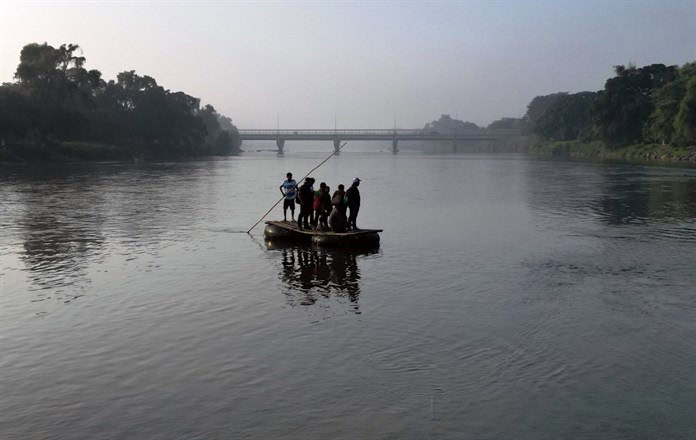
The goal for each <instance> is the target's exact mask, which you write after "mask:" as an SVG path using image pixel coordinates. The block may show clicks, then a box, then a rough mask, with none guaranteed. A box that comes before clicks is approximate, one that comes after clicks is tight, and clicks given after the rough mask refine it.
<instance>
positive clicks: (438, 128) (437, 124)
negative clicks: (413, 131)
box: [423, 114, 479, 134]
mask: <svg viewBox="0 0 696 440" xmlns="http://www.w3.org/2000/svg"><path fill="white" fill-rule="evenodd" d="M472 130H479V126H478V125H476V124H474V123H473V122H468V121H460V120H458V119H453V118H452V117H451V116H450V115H444V114H443V115H441V116H440V119H438V120H437V121H433V122H429V123H427V124H425V127H423V131H424V132H426V133H430V132H435V133H438V134H456V133H465V132H467V131H472Z"/></svg>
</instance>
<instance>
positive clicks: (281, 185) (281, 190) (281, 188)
mask: <svg viewBox="0 0 696 440" xmlns="http://www.w3.org/2000/svg"><path fill="white" fill-rule="evenodd" d="M284 184H285V182H283V183H281V184H280V187H279V188H280V193H281V194H282V195H285V193H284V192H283V185H284Z"/></svg>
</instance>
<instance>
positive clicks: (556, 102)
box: [424, 63, 696, 162]
mask: <svg viewBox="0 0 696 440" xmlns="http://www.w3.org/2000/svg"><path fill="white" fill-rule="evenodd" d="M615 72H616V76H615V77H613V78H610V79H608V80H607V81H606V83H605V85H604V89H602V90H599V91H597V92H580V93H572V94H571V93H565V92H561V93H552V94H550V95H543V96H537V97H535V98H534V99H533V100H532V101H531V102H530V103H529V105H528V106H527V112H526V114H525V115H524V116H523V117H522V118H502V119H499V120H497V121H494V122H492V123H491V124H490V125H489V126H488V127H487V128H489V129H508V130H518V131H519V135H518V136H514V137H511V138H509V139H505V140H504V141H500V142H491V143H481V144H480V145H475V146H470V147H468V148H467V151H478V152H520V153H532V154H548V155H555V156H574V157H592V158H606V159H630V160H635V159H640V160H667V161H694V162H696V63H688V64H685V65H684V66H682V67H678V66H665V65H663V64H652V65H650V66H645V67H641V68H637V67H635V66H628V67H625V66H616V67H615ZM479 129H481V127H478V126H477V125H476V124H474V123H472V122H465V121H459V120H456V119H453V118H451V117H450V116H449V115H442V116H441V117H440V119H438V120H436V121H433V122H430V123H428V124H426V125H425V127H424V130H425V131H435V132H438V133H440V134H456V133H457V132H463V131H469V132H470V131H471V130H479Z"/></svg>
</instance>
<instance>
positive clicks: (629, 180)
mask: <svg viewBox="0 0 696 440" xmlns="http://www.w3.org/2000/svg"><path fill="white" fill-rule="evenodd" d="M325 154H326V152H314V153H311V152H308V153H295V152H290V153H288V154H287V155H286V157H283V158H278V157H275V156H271V155H268V154H260V153H259V154H248V155H245V156H243V157H238V158H229V159H222V160H211V161H199V162H179V163H156V164H153V163H148V164H88V165H85V164H81V165H58V164H56V165H51V166H44V167H42V166H26V167H14V168H4V169H2V170H0V202H1V203H2V211H1V213H2V216H1V223H2V224H1V225H0V263H1V268H0V290H1V304H0V305H1V308H0V353H1V356H0V436H1V437H2V439H3V440H5V439H8V440H9V439H27V438H35V439H39V438H41V439H54V438H55V439H58V438H60V439H82V438H84V439H102V438H103V439H111V438H162V439H228V438H259V439H267V438H280V437H284V438H345V439H353V438H418V439H420V438H436V439H437V438H471V439H556V438H575V439H694V438H696V373H695V372H696V288H695V286H696V263H695V261H696V170H694V169H679V168H662V167H642V166H633V165H610V164H592V163H568V162H552V161H539V160H530V159H528V158H525V157H514V156H510V157H506V156H472V155H458V156H425V155H420V154H399V155H396V156H393V155H391V154H386V153H350V152H348V153H345V154H343V155H342V156H340V157H337V158H334V159H331V160H330V161H329V162H328V163H327V164H326V165H324V166H323V167H322V168H321V169H320V170H319V172H317V173H316V174H315V177H316V178H317V181H318V182H320V181H324V180H325V181H326V182H327V183H328V184H329V185H330V186H331V187H332V189H334V188H335V187H336V185H337V184H338V183H348V182H349V181H350V179H351V178H352V177H353V176H354V175H358V176H360V177H361V178H362V179H364V181H363V185H362V186H361V189H362V194H363V207H362V209H361V212H360V217H359V219H358V224H359V225H361V226H363V227H366V228H368V227H382V228H384V229H385V231H384V233H383V234H382V245H381V248H380V249H379V250H378V251H376V252H367V253H347V252H335V251H326V250H316V249H312V248H294V247H274V246H271V247H268V246H267V245H266V244H265V243H264V241H263V237H262V228H260V227H259V228H258V229H257V230H256V231H255V235H254V236H253V237H249V236H248V235H246V234H240V233H236V231H240V230H245V229H247V228H248V227H249V226H251V224H253V223H254V222H255V221H256V220H257V219H258V217H259V216H260V215H261V214H263V212H265V211H266V209H268V207H269V206H270V205H271V204H272V203H273V202H275V201H276V199H277V198H278V197H279V193H278V185H280V183H281V181H282V180H283V178H284V175H285V173H286V172H287V171H293V172H294V173H295V174H296V175H300V176H301V175H303V174H304V172H306V171H307V170H308V169H310V168H312V167H313V166H314V165H315V164H316V163H318V162H319V161H320V160H321V158H322V157H323V156H324V155H325ZM281 215H282V214H281V211H280V209H277V210H276V211H274V213H273V214H272V215H271V218H279V217H281Z"/></svg>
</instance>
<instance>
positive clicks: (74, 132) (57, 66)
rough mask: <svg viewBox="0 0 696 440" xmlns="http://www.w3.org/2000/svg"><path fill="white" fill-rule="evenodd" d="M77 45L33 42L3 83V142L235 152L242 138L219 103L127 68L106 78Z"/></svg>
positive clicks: (151, 152) (168, 152) (165, 152)
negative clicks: (11, 79) (215, 104)
mask: <svg viewBox="0 0 696 440" xmlns="http://www.w3.org/2000/svg"><path fill="white" fill-rule="evenodd" d="M85 61H86V60H85V57H83V56H81V55H80V47H79V46H78V45H76V44H63V45H61V46H60V47H58V48H55V47H53V46H50V45H48V44H47V43H44V44H37V43H32V44H27V45H26V46H24V48H23V49H22V51H21V54H20V61H19V65H18V66H17V70H16V73H15V82H12V83H4V84H2V85H1V86H0V143H1V144H3V145H7V144H13V143H15V144H17V143H18V144H32V145H40V146H42V147H46V148H50V146H52V145H57V144H59V143H60V142H63V141H84V142H94V143H102V144H110V145H123V146H127V147H128V148H129V149H134V150H136V151H137V152H138V154H141V155H143V156H147V157H157V156H196V155H227V154H235V153H237V152H239V151H240V150H239V147H240V144H241V141H240V139H239V133H238V131H237V128H236V127H235V126H234V125H233V124H232V121H231V120H230V119H229V118H228V117H226V116H223V115H221V114H220V113H218V112H217V111H216V110H215V108H214V107H213V106H212V105H205V106H201V102H200V99H198V98H194V97H192V96H190V95H187V94H186V93H184V92H172V91H170V90H167V89H165V88H164V87H162V86H160V85H158V84H157V81H155V79H154V78H152V77H150V76H147V75H145V76H140V75H138V74H136V73H135V71H133V70H131V71H125V72H121V73H119V74H118V75H117V77H116V80H109V81H105V80H104V79H102V74H101V72H99V71H98V70H87V69H85V67H84V65H85Z"/></svg>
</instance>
